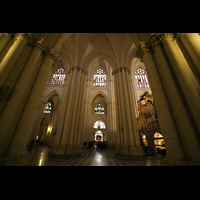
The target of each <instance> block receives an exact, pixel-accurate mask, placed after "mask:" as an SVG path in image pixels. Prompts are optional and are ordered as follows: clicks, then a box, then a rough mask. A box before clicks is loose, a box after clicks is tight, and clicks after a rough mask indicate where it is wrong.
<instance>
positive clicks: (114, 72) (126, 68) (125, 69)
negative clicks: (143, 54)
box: [112, 67, 131, 75]
mask: <svg viewBox="0 0 200 200" xmlns="http://www.w3.org/2000/svg"><path fill="white" fill-rule="evenodd" d="M122 70H124V71H127V72H128V73H129V74H130V73H131V71H130V70H129V69H128V67H118V68H117V69H115V70H114V71H113V72H112V75H115V74H116V73H118V72H119V71H120V72H122Z"/></svg>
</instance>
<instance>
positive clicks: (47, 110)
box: [44, 102, 52, 113]
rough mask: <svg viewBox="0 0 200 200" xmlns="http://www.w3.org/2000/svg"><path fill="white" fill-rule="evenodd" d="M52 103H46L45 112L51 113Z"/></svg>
mask: <svg viewBox="0 0 200 200" xmlns="http://www.w3.org/2000/svg"><path fill="white" fill-rule="evenodd" d="M51 108H52V107H51V103H50V102H48V103H47V104H46V105H45V109H44V113H51Z"/></svg>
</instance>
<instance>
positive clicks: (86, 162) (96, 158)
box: [30, 145, 160, 166]
mask: <svg viewBox="0 0 200 200" xmlns="http://www.w3.org/2000/svg"><path fill="white" fill-rule="evenodd" d="M50 150H51V147H49V146H47V145H38V146H33V148H32V150H31V155H30V166H160V161H159V157H154V156H147V157H146V159H145V160H143V161H129V160H121V159H117V158H115V154H114V149H109V148H107V149H102V150H100V149H97V148H91V149H89V148H86V149H82V154H81V157H77V158H66V156H59V155H50V154H49V152H50Z"/></svg>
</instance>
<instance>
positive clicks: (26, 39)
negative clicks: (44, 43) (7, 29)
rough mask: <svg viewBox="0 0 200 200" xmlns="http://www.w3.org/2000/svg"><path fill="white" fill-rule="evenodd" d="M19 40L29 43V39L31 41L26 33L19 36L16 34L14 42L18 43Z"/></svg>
mask: <svg viewBox="0 0 200 200" xmlns="http://www.w3.org/2000/svg"><path fill="white" fill-rule="evenodd" d="M19 38H20V39H22V40H25V41H27V42H28V39H29V38H28V36H27V34H26V33H17V34H15V37H14V40H15V41H16V40H18V39H19Z"/></svg>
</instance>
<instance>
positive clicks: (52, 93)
mask: <svg viewBox="0 0 200 200" xmlns="http://www.w3.org/2000/svg"><path fill="white" fill-rule="evenodd" d="M54 94H57V95H58V97H59V99H61V94H60V93H59V92H58V91H57V90H53V91H52V92H50V93H49V94H48V95H47V96H46V97H45V99H44V102H47V101H48V99H49V98H51V96H53V95H54Z"/></svg>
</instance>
